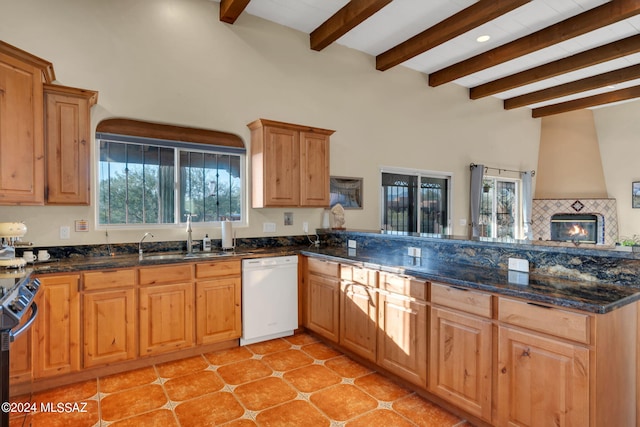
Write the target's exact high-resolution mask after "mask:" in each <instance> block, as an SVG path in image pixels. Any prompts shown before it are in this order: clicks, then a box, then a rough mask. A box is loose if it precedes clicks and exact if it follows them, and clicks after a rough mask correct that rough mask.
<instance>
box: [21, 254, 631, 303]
mask: <svg viewBox="0 0 640 427" xmlns="http://www.w3.org/2000/svg"><path fill="white" fill-rule="evenodd" d="M297 253H302V254H304V255H309V256H320V257H324V258H327V259H331V260H334V261H341V262H345V261H347V262H351V263H356V264H360V265H363V266H365V267H369V268H373V269H378V270H381V271H388V272H392V273H396V274H405V275H409V276H414V277H417V278H422V279H425V280H431V281H440V282H443V283H447V284H451V285H455V286H461V287H465V288H470V289H478V290H482V291H486V292H492V293H496V294H501V295H506V296H513V297H517V298H522V299H526V300H529V301H531V302H539V303H545V304H551V305H556V306H560V307H567V308H572V309H577V310H581V311H586V312H591V313H607V312H610V311H612V310H615V309H616V308H618V307H622V306H624V305H626V304H629V303H632V302H634V301H637V300H640V288H638V287H634V286H625V285H617V284H606V283H600V282H591V281H578V280H569V279H561V278H555V277H551V276H543V275H536V274H530V275H528V276H525V277H524V282H523V281H522V279H523V277H522V276H520V277H519V278H518V279H519V280H518V281H519V282H521V283H524V284H518V283H515V282H514V281H513V280H512V281H510V277H509V272H508V271H507V270H504V269H498V268H485V267H478V266H470V265H464V264H452V263H447V262H442V261H437V260H431V259H429V258H413V257H409V256H408V255H398V254H397V252H385V253H381V252H380V251H376V250H360V249H358V250H356V251H350V250H348V249H347V248H345V247H338V246H328V247H327V246H325V247H320V248H315V247H313V246H305V245H302V246H277V247H272V248H246V249H240V248H238V249H237V251H236V253H235V254H233V253H232V254H226V255H224V256H219V257H211V258H192V259H181V258H176V259H143V260H140V259H139V258H138V255H119V256H98V257H72V258H68V259H64V260H51V261H50V262H43V263H38V262H36V263H35V264H34V265H33V271H34V273H35V274H48V273H65V272H76V271H81V270H99V269H111V268H128V267H141V266H154V265H163V264H176V263H184V262H207V261H222V260H226V259H234V258H235V259H239V258H240V259H242V258H256V257H265V256H280V255H293V254H297ZM147 255H150V254H147ZM30 266H31V265H30Z"/></svg>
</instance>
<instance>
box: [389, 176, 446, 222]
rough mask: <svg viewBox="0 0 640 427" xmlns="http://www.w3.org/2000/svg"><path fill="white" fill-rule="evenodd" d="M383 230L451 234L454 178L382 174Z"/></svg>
mask: <svg viewBox="0 0 640 427" xmlns="http://www.w3.org/2000/svg"><path fill="white" fill-rule="evenodd" d="M381 172H382V173H381V181H382V183H381V191H382V197H381V204H382V206H381V207H382V214H381V219H382V224H381V228H382V229H383V230H388V231H397V232H406V233H441V234H448V233H449V225H450V224H449V222H450V214H449V212H450V203H451V202H450V199H451V195H450V192H451V175H450V174H444V173H437V172H427V171H409V170H403V169H388V168H385V169H383V170H382V171H381Z"/></svg>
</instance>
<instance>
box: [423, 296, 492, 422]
mask: <svg viewBox="0 0 640 427" xmlns="http://www.w3.org/2000/svg"><path fill="white" fill-rule="evenodd" d="M491 330H492V329H491V321H490V320H485V319H481V318H478V317H475V316H471V315H466V314H462V313H457V312H454V311H453V310H449V309H444V308H437V307H433V308H432V309H431V339H430V345H429V349H430V353H431V356H430V374H429V390H430V391H431V392H432V393H434V394H436V395H438V396H440V397H442V398H444V399H446V400H448V401H449V402H451V403H453V404H455V405H456V406H458V407H460V408H461V409H463V410H465V411H467V412H469V413H470V414H473V415H475V416H477V417H479V418H483V419H485V420H491V353H492V348H491V342H492V340H491Z"/></svg>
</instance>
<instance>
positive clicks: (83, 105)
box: [44, 84, 98, 205]
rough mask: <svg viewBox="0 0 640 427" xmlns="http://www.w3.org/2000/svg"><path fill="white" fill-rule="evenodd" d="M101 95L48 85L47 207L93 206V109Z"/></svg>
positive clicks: (46, 121)
mask: <svg viewBox="0 0 640 427" xmlns="http://www.w3.org/2000/svg"><path fill="white" fill-rule="evenodd" d="M97 98H98V93H97V92H94V91H90V90H85V89H77V88H72V87H66V86H60V85H52V84H45V85H44V102H45V147H46V159H47V165H46V166H47V167H46V169H47V188H46V203H47V204H56V205H89V202H90V179H91V177H90V164H91V159H90V151H91V150H90V145H91V130H90V125H91V123H90V111H89V110H90V108H91V107H92V106H93V105H94V104H95V103H96V102H97Z"/></svg>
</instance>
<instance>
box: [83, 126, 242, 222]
mask: <svg viewBox="0 0 640 427" xmlns="http://www.w3.org/2000/svg"><path fill="white" fill-rule="evenodd" d="M96 142H97V145H98V148H97V151H98V155H97V156H96V157H97V171H98V172H97V181H98V182H97V189H98V191H97V194H98V196H97V197H98V200H97V203H96V206H97V209H98V212H97V224H98V225H99V226H100V225H102V226H106V225H121V226H127V225H136V224H145V225H150V224H158V225H161V224H178V223H182V222H185V220H186V215H187V214H191V215H194V217H193V219H192V221H194V222H217V221H222V220H226V219H229V220H231V221H241V222H245V221H246V213H245V206H244V200H245V197H244V194H245V190H244V170H245V161H246V155H245V154H246V149H245V147H244V144H243V142H242V140H241V139H240V137H238V136H236V135H233V134H229V133H224V132H218V131H210V130H203V129H194V128H187V127H181V126H172V125H165V124H158V123H149V122H141V121H137V120H130V119H108V120H104V121H102V122H100V123H99V124H98V126H97V129H96Z"/></svg>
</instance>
